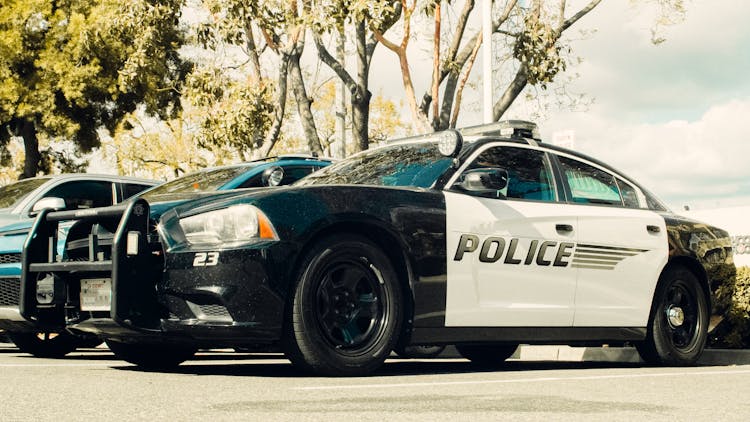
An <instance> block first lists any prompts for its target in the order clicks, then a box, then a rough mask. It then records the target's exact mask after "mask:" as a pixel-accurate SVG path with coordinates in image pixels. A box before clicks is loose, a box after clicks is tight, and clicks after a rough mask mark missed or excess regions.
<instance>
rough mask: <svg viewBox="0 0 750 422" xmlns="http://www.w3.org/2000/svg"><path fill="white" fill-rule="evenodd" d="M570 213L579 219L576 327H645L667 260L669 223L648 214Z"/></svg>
mask: <svg viewBox="0 0 750 422" xmlns="http://www.w3.org/2000/svg"><path fill="white" fill-rule="evenodd" d="M571 208H575V209H576V210H577V214H578V216H579V221H578V245H577V246H576V251H575V253H574V255H573V265H574V266H576V267H577V268H578V287H577V290H576V298H575V307H576V314H575V320H574V325H575V326H579V327H596V326H599V327H601V326H610V327H645V326H646V325H647V323H648V316H649V312H650V310H651V301H652V298H653V293H654V289H655V288H656V282H657V281H658V279H659V274H660V272H661V270H662V269H663V268H664V266H665V265H666V262H667V257H668V243H667V230H666V224H665V222H664V219H663V218H662V217H661V216H659V215H658V214H656V213H654V212H652V211H648V210H639V209H624V208H615V207H602V206H587V205H575V206H571ZM649 226H651V227H652V229H651V231H649V230H648V227H649Z"/></svg>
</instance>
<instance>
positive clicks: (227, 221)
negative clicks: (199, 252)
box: [179, 204, 278, 245]
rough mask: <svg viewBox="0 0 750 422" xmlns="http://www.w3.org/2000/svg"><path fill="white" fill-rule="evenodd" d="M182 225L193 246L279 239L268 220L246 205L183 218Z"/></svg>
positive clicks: (259, 211)
mask: <svg viewBox="0 0 750 422" xmlns="http://www.w3.org/2000/svg"><path fill="white" fill-rule="evenodd" d="M179 224H180V227H181V228H182V232H183V233H184V234H185V239H186V240H187V241H188V242H189V243H190V244H191V245H218V244H226V243H237V242H249V241H252V240H260V239H267V240H278V236H277V235H276V230H274V228H273V226H272V225H271V222H270V221H269V220H268V217H266V215H265V214H263V212H262V211H261V210H259V209H258V208H256V207H254V206H252V205H247V204H242V205H233V206H231V207H229V208H224V209H221V210H216V211H209V212H205V213H202V214H196V215H192V216H190V217H185V218H181V219H180V222H179Z"/></svg>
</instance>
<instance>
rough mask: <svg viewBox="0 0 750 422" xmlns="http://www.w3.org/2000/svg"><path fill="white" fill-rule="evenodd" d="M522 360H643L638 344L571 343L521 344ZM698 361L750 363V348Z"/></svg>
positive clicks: (711, 353)
mask: <svg viewBox="0 0 750 422" xmlns="http://www.w3.org/2000/svg"><path fill="white" fill-rule="evenodd" d="M440 357H441V358H448V359H452V358H461V355H460V354H459V353H458V351H457V350H456V348H455V347H453V346H449V347H447V348H446V349H445V351H444V352H443V353H442V354H441V355H440ZM510 359H517V360H522V361H566V362H625V363H643V360H641V357H640V356H639V355H638V352H637V351H636V350H635V348H634V347H571V346H531V345H521V346H520V347H519V348H518V350H516V352H515V353H514V354H513V356H511V357H510ZM698 365H703V366H726V365H750V350H747V349H737V350H732V349H706V350H704V351H703V355H702V356H701V358H700V359H699V360H698Z"/></svg>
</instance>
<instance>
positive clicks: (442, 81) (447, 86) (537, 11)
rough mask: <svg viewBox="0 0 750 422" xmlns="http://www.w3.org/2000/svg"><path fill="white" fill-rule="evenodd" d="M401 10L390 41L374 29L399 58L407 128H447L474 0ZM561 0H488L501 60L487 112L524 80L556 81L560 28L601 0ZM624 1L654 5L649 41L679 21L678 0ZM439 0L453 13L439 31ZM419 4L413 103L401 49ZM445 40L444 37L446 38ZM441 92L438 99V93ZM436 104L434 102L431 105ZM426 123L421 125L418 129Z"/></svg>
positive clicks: (405, 0) (469, 47)
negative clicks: (418, 83)
mask: <svg viewBox="0 0 750 422" xmlns="http://www.w3.org/2000/svg"><path fill="white" fill-rule="evenodd" d="M400 1H401V4H402V7H403V9H404V11H405V12H404V13H402V14H401V29H402V33H401V36H402V38H401V41H400V42H392V41H389V40H388V39H387V37H385V36H384V35H383V34H382V33H378V32H377V31H375V34H376V36H377V37H378V39H379V40H380V41H381V42H382V43H383V44H384V45H385V46H386V47H388V48H389V49H390V50H391V51H393V52H394V53H395V54H396V55H397V57H398V60H399V65H400V67H401V71H402V75H403V78H402V82H403V85H404V91H405V96H406V100H407V104H409V109H410V111H411V113H412V120H413V122H415V123H414V126H415V129H416V130H418V131H425V130H429V129H433V130H440V129H445V128H447V127H455V124H456V121H457V119H458V114H459V111H460V107H461V98H462V93H463V90H464V88H465V86H466V85H467V81H468V78H469V75H470V73H471V69H472V67H473V65H474V61H475V60H476V58H477V55H478V52H479V47H480V46H481V44H482V43H483V42H485V41H486V40H483V39H482V38H483V36H482V31H481V30H479V29H477V30H474V31H471V29H470V28H469V22H470V20H471V19H472V16H473V15H475V14H476V13H475V12H476V10H475V9H476V7H475V6H476V0H463V1H462V2H461V3H458V1H457V0H447V1H444V0H421V1H418V0H400ZM570 3H572V2H569V1H568V0H554V1H550V0H529V1H525V2H519V1H518V0H493V1H492V9H493V11H494V13H493V19H492V25H491V28H492V29H491V31H492V34H493V40H494V41H495V45H496V46H498V47H499V48H498V50H499V51H496V52H495V57H493V60H495V62H496V63H505V64H506V65H505V66H504V67H503V70H508V71H509V73H506V74H503V75H501V76H500V77H499V78H497V79H495V81H497V82H499V83H500V86H499V87H498V88H499V90H500V94H501V95H500V96H499V98H498V99H497V101H496V102H495V104H494V106H493V113H492V114H493V119H494V120H499V119H500V118H501V117H502V115H503V114H504V113H505V112H506V111H507V110H508V108H509V107H510V105H511V104H513V102H514V101H515V100H516V99H517V98H518V96H519V95H520V94H521V93H522V92H523V91H524V89H525V88H526V87H527V86H529V85H531V86H534V87H539V88H541V89H542V90H545V89H546V88H547V86H548V85H549V84H550V83H552V82H553V81H556V79H557V77H558V76H559V74H560V73H561V72H563V71H564V70H565V69H566V67H567V60H568V59H569V57H568V55H569V53H570V51H571V48H570V43H571V41H570V40H567V39H566V38H565V37H564V36H563V35H564V33H565V32H566V31H568V30H569V29H570V28H571V27H573V25H574V24H575V23H576V22H578V21H579V20H580V19H582V18H583V17H584V16H586V15H587V14H588V13H590V12H591V11H592V10H594V9H595V8H596V7H598V6H599V4H600V3H601V0H589V1H587V2H585V3H581V2H576V3H575V4H580V5H581V6H580V8H577V9H573V10H571V5H570ZM632 3H633V4H634V5H636V3H637V6H638V7H644V6H655V7H656V12H657V17H656V20H655V22H654V26H653V28H652V42H653V43H654V44H659V43H661V42H663V41H664V38H663V37H661V36H660V35H659V30H660V29H661V28H663V27H664V26H668V25H674V24H676V23H678V22H680V21H681V20H682V19H683V18H684V15H685V7H684V0H650V1H648V2H635V0H632ZM441 4H448V5H449V6H451V8H450V9H449V10H451V11H452V12H454V13H455V20H454V23H453V24H452V25H449V26H447V27H448V30H447V31H442V29H441V28H442V24H441V22H442V16H441V10H443V9H442V7H441ZM419 10H423V11H424V12H425V13H426V14H427V15H428V16H431V17H432V18H433V20H434V24H433V27H432V29H433V31H432V37H433V56H432V60H433V77H432V80H431V83H430V84H429V87H428V89H427V90H426V92H425V93H424V94H423V95H422V99H421V102H419V105H417V103H418V101H417V97H416V93H415V91H414V87H413V82H412V78H411V73H410V72H411V70H410V65H409V56H408V55H407V46H408V42H409V40H411V39H413V38H414V37H415V34H414V33H413V31H412V29H413V27H414V25H413V24H412V22H411V20H413V19H414V18H415V17H416V16H417V15H418V13H416V12H417V11H419ZM446 39H447V40H446ZM440 92H442V99H441V98H438V94H439V93H440ZM438 104H439V107H438ZM425 126H427V127H428V128H427V129H424V128H425Z"/></svg>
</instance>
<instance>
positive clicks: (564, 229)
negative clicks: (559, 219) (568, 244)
mask: <svg viewBox="0 0 750 422" xmlns="http://www.w3.org/2000/svg"><path fill="white" fill-rule="evenodd" d="M555 230H557V231H559V232H566V233H570V232H572V231H573V226H571V225H570V224H556V225H555Z"/></svg>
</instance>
